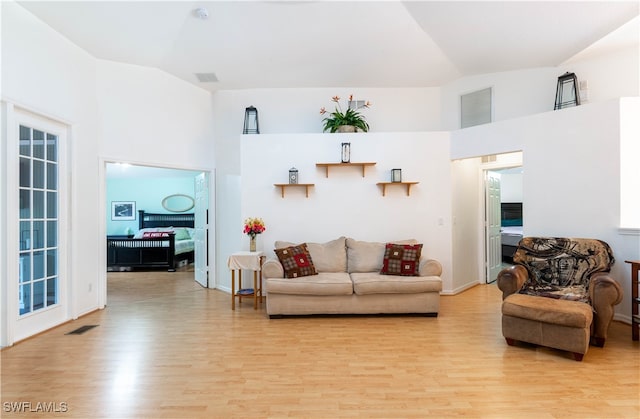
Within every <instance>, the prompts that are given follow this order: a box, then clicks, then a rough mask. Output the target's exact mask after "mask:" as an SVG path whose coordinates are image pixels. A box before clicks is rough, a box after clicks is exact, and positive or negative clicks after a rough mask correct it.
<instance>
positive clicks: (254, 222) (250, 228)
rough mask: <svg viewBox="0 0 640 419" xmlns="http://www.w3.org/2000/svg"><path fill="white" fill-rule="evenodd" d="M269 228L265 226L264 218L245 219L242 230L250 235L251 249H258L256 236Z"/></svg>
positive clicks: (252, 250)
mask: <svg viewBox="0 0 640 419" xmlns="http://www.w3.org/2000/svg"><path fill="white" fill-rule="evenodd" d="M266 229H267V228H266V227H265V226H264V221H262V218H247V219H246V220H244V229H243V230H242V232H243V233H244V234H246V235H248V236H249V251H250V252H255V251H256V236H257V235H258V234H261V233H263V232H264V231H265V230H266Z"/></svg>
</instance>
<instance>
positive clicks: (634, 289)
mask: <svg viewBox="0 0 640 419" xmlns="http://www.w3.org/2000/svg"><path fill="white" fill-rule="evenodd" d="M625 262H627V263H630V264H631V339H633V340H638V337H639V336H638V334H639V333H638V332H639V330H638V329H640V314H638V308H639V307H640V297H638V288H640V280H639V278H638V271H640V260H625Z"/></svg>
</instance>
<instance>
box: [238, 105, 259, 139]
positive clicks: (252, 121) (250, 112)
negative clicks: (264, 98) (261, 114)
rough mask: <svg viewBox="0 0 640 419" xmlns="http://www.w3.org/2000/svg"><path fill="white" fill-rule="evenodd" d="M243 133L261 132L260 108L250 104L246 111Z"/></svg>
mask: <svg viewBox="0 0 640 419" xmlns="http://www.w3.org/2000/svg"><path fill="white" fill-rule="evenodd" d="M242 133H243V134H260V127H259V126H258V110H257V109H256V108H255V107H253V106H249V107H248V108H246V109H245V111H244V130H242Z"/></svg>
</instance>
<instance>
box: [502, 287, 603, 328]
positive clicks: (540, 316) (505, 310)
mask: <svg viewBox="0 0 640 419" xmlns="http://www.w3.org/2000/svg"><path fill="white" fill-rule="evenodd" d="M502 314H503V315H505V316H511V317H519V318H521V319H528V320H534V321H537V322H541V323H551V324H559V325H561V326H568V327H580V328H585V327H589V326H590V325H591V322H592V321H593V310H592V308H591V306H590V305H589V304H586V303H582V302H579V301H560V300H556V299H552V298H540V297H537V296H532V295H525V294H518V293H516V294H511V295H510V296H508V297H507V298H505V299H504V301H503V302H502Z"/></svg>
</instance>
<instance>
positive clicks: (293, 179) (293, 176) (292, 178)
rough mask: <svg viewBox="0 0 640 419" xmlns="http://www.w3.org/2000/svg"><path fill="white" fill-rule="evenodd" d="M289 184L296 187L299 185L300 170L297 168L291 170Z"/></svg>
mask: <svg viewBox="0 0 640 419" xmlns="http://www.w3.org/2000/svg"><path fill="white" fill-rule="evenodd" d="M289 183H290V184H291V185H296V184H297V183H298V169H296V168H295V167H292V168H291V169H289Z"/></svg>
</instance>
